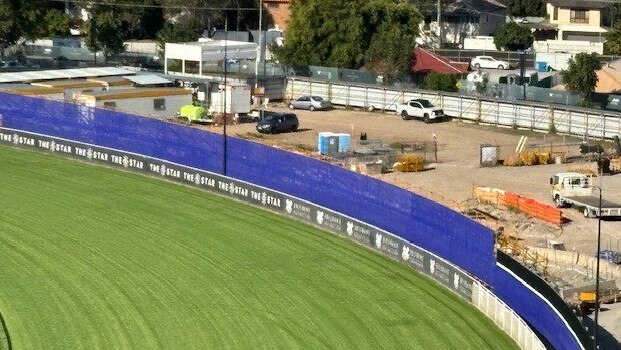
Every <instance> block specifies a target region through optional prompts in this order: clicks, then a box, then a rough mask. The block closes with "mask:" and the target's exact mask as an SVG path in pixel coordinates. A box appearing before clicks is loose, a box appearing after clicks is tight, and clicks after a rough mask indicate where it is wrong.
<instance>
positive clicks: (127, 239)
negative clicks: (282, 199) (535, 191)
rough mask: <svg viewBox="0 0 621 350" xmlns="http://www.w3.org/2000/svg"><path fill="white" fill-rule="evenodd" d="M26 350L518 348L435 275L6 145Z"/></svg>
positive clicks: (3, 191) (2, 228)
mask: <svg viewBox="0 0 621 350" xmlns="http://www.w3.org/2000/svg"><path fill="white" fill-rule="evenodd" d="M0 200H1V201H2V210H1V211H0V256H2V264H0V275H1V276H2V278H3V283H2V284H0V310H2V312H4V314H5V317H6V321H7V326H8V327H9V329H10V331H11V337H12V341H13V343H14V346H15V347H16V348H89V349H97V348H99V349H109V348H117V349H132V348H134V349H142V348H174V349H178V348H188V349H193V348H200V349H204V348H218V349H220V348H230V349H240V348H287V349H308V348H356V349H361V348H362V349H365V348H366V349H371V348H374V349H376V348H391V349H431V348H433V349H438V348H441V349H486V348H487V349H510V348H517V347H516V345H515V343H513V342H512V341H511V339H509V338H508V337H507V336H506V335H505V334H504V333H502V332H501V331H500V330H499V329H498V328H496V327H495V325H494V324H493V323H492V322H491V321H490V320H488V319H487V318H485V316H483V315H482V314H481V313H479V312H478V311H477V310H476V309H475V308H474V307H472V306H471V305H469V304H467V303H466V302H465V301H463V300H461V299H459V298H458V297H457V296H455V295H454V294H453V293H451V292H450V291H448V290H446V289H444V288H443V287H442V286H439V285H438V284H436V283H435V282H433V281H432V280H430V279H429V278H427V277H426V276H423V275H420V274H418V273H415V272H414V271H412V270H411V269H409V268H407V267H406V266H404V265H402V264H399V263H397V262H395V261H392V260H390V259H388V258H386V257H384V256H382V255H379V254H377V253H375V252H373V251H370V250H367V249H364V248H362V247H359V246H357V245H355V244H352V243H351V242H349V241H347V240H345V239H342V238H341V237H338V236H335V235H332V234H329V233H326V232H323V231H320V230H318V229H316V228H314V227H312V226H309V225H305V224H302V223H299V222H295V221H291V220H289V219H286V218H283V217H280V216H277V215H275V214H273V213H270V212H267V211H263V210H260V209H258V208H254V207H249V206H247V205H244V204H241V203H238V202H234V201H230V200H227V199H224V198H221V197H217V196H215V195H212V194H209V193H205V192H202V191H197V190H194V189H191V188H187V187H184V186H179V185H174V184H170V183H166V182H163V181H160V180H156V179H152V178H148V177H144V176H141V175H136V174H131V173H124V172H120V171H116V170H112V169H108V168H102V167H96V166H91V165H86V164H81V163H78V162H73V161H68V160H65V159H62V158H58V157H55V156H51V155H49V154H42V153H34V152H26V151H23V150H15V149H10V148H6V147H0Z"/></svg>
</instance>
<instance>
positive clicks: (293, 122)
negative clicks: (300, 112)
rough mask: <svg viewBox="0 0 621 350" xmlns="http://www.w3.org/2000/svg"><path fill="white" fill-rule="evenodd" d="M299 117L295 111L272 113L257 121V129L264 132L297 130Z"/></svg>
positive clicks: (273, 132)
mask: <svg viewBox="0 0 621 350" xmlns="http://www.w3.org/2000/svg"><path fill="white" fill-rule="evenodd" d="M299 125H300V124H299V122H298V117H297V116H296V115H295V114H293V113H276V114H271V115H268V116H266V117H264V118H263V119H261V120H259V122H258V123H257V131H258V132H260V133H264V134H268V133H269V134H275V133H277V132H287V131H296V130H298V126H299Z"/></svg>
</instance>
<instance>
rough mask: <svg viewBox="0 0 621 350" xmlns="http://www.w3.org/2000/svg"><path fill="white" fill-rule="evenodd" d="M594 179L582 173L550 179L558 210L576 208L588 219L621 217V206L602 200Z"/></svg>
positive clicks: (557, 175)
mask: <svg viewBox="0 0 621 350" xmlns="http://www.w3.org/2000/svg"><path fill="white" fill-rule="evenodd" d="M592 179H593V178H592V177H591V176H587V175H584V174H580V173H558V174H556V175H554V177H552V178H550V185H552V191H551V192H552V200H554V204H556V207H557V208H562V207H565V206H574V207H576V208H578V209H580V210H582V213H583V214H584V216H585V217H587V218H594V217H598V216H611V217H619V216H621V204H617V203H613V202H610V201H607V200H604V199H602V201H601V211H600V200H599V194H598V193H595V192H596V191H594V189H595V188H594V187H593V186H592Z"/></svg>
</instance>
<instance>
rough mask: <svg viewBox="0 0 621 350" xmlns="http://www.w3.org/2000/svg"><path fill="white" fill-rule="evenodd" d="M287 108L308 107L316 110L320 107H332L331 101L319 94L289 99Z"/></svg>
mask: <svg viewBox="0 0 621 350" xmlns="http://www.w3.org/2000/svg"><path fill="white" fill-rule="evenodd" d="M289 108H290V109H296V108H298V109H309V110H311V111H316V110H321V109H330V108H332V103H330V101H328V100H325V99H323V98H321V97H319V96H302V97H300V98H298V99H297V100H294V101H291V102H290V103H289Z"/></svg>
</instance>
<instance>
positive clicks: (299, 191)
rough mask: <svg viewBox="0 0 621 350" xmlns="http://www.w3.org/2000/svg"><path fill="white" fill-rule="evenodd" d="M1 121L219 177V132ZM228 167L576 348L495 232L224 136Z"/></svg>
mask: <svg viewBox="0 0 621 350" xmlns="http://www.w3.org/2000/svg"><path fill="white" fill-rule="evenodd" d="M0 125H2V126H4V127H7V128H15V129H21V130H25V131H30V132H36V133H40V134H45V135H51V136H57V137H61V138H66V139H70V140H75V141H81V142H86V143H91V144H97V145H100V146H104V147H110V148H115V149H120V150H126V151H130V152H134V153H138V154H142V155H146V156H151V157H155V158H160V159H164V160H168V161H171V162H175V163H179V164H183V165H187V166H192V167H195V168H200V169H203V170H207V171H211V172H215V173H221V171H222V155H223V152H222V151H223V149H222V136H221V135H218V134H214V133H209V132H205V131H202V130H198V129H193V128H188V127H183V126H180V125H174V124H170V123H166V122H163V121H158V120H155V119H150V118H143V117H138V116H133V115H129V114H124V113H118V112H114V111H109V110H102V109H95V108H90V107H85V106H78V105H73V104H66V103H63V102H58V101H49V100H41V99H36V98H31V97H25V96H19V95H11V94H4V93H0ZM227 169H228V175H229V176H231V177H234V178H238V179H240V180H244V181H248V182H250V183H254V184H257V185H260V186H264V187H268V188H272V189H275V190H278V191H281V192H285V193H288V194H290V195H293V196H296V197H300V198H303V199H306V200H309V201H311V202H314V203H317V204H319V205H321V206H324V207H327V208H330V209H333V210H336V211H339V212H341V213H344V214H346V215H349V216H352V217H355V218H357V219H359V220H362V221H364V222H367V223H369V224H372V225H375V226H377V227H379V228H382V229H384V230H387V231H389V232H392V233H394V234H397V235H399V236H401V237H402V238H404V239H406V240H408V241H410V242H412V243H414V244H416V245H418V246H420V247H422V248H424V249H427V250H429V251H431V252H433V253H435V254H437V255H439V256H441V257H443V258H445V259H447V260H449V261H451V262H452V263H454V264H456V265H458V266H460V267H462V268H463V269H465V270H467V271H469V272H471V273H472V274H473V275H475V276H476V277H477V278H479V279H481V280H483V281H485V282H487V283H489V284H490V285H492V286H493V287H494V292H495V293H496V294H497V295H498V296H499V297H500V298H501V299H502V300H504V301H505V302H507V304H509V306H510V307H511V308H513V309H514V310H515V311H516V312H518V313H519V314H520V315H521V316H522V317H524V318H525V319H526V320H527V321H528V322H529V323H530V324H531V325H532V326H534V328H535V329H537V330H538V331H539V332H541V333H542V334H543V335H544V336H545V337H546V338H547V339H548V340H549V341H550V343H551V344H552V345H553V346H554V347H555V348H558V349H574V348H576V347H577V343H576V341H575V339H574V338H573V336H572V335H571V332H570V330H569V329H570V328H571V327H567V326H566V325H565V324H564V322H563V317H565V319H570V316H565V315H564V314H563V317H559V315H557V314H555V312H554V309H553V308H551V307H550V306H549V305H548V304H547V303H546V302H545V301H543V300H542V299H540V298H539V297H538V296H537V295H536V294H534V293H533V292H532V291H531V290H529V289H528V288H527V287H526V286H524V285H523V284H521V283H520V282H519V281H518V280H517V279H516V278H514V277H513V276H511V275H510V274H508V273H507V272H505V271H504V270H501V269H500V268H498V267H496V257H495V256H494V248H493V245H494V236H493V233H492V232H491V231H490V230H489V229H487V228H485V227H483V226H481V225H480V224H478V223H476V222H474V221H472V220H470V219H468V218H466V217H464V216H462V215H461V214H459V213H456V212H454V211H452V210H450V209H448V208H446V207H444V206H442V205H440V204H438V203H435V202H433V201H431V200H428V199H426V198H423V197H421V196H419V195H416V194H414V193H411V192H409V191H406V190H404V189H401V188H398V187H396V186H393V185H391V184H388V183H385V182H382V181H379V180H377V179H374V178H370V177H367V176H363V175H360V174H357V173H354V172H351V171H349V170H346V169H343V168H341V167H338V166H334V165H331V164H329V163H326V162H322V161H319V160H316V159H311V158H308V157H304V156H300V155H297V154H293V153H289V152H285V151H282V150H279V149H277V148H273V147H268V146H265V145H261V144H256V143H253V142H250V141H247V140H242V139H237V138H230V139H229V148H228V154H227ZM499 258H501V256H500V255H499ZM550 298H552V297H550ZM550 298H548V299H549V300H550ZM552 299H554V298H552ZM565 311H566V310H565ZM572 327H573V328H574V329H578V328H577V327H578V326H576V325H572ZM582 338H584V334H582Z"/></svg>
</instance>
